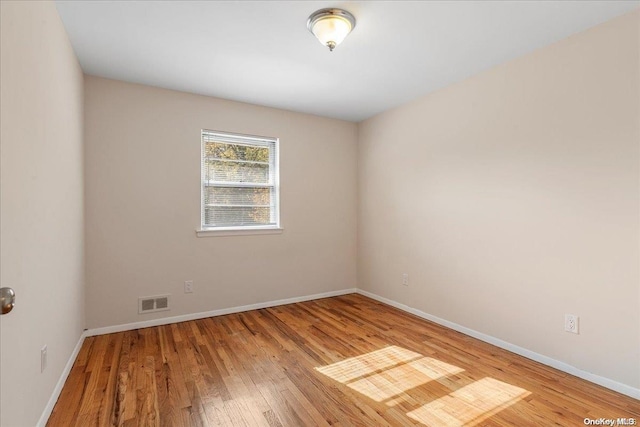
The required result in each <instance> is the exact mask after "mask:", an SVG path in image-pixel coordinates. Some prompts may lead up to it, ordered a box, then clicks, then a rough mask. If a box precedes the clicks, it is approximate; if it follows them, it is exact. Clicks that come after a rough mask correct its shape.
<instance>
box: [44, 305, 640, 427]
mask: <svg viewBox="0 0 640 427" xmlns="http://www.w3.org/2000/svg"><path fill="white" fill-rule="evenodd" d="M602 417H604V418H614V419H618V418H623V417H624V418H629V417H631V418H635V420H636V422H640V401H638V400H635V399H632V398H629V397H626V396H623V395H621V394H618V393H615V392H612V391H610V390H608V389H605V388H602V387H599V386H597V385H594V384H591V383H589V382H586V381H583V380H581V379H578V378H576V377H573V376H571V375H568V374H565V373H563V372H560V371H557V370H555V369H552V368H549V367H546V366H544V365H541V364H539V363H536V362H533V361H531V360H528V359H526V358H523V357H520V356H517V355H514V354H513V353H510V352H508V351H505V350H502V349H499V348H497V347H494V346H491V345H489V344H486V343H484V342H481V341H478V340H476V339H474V338H471V337H468V336H466V335H463V334H460V333H457V332H454V331H451V330H449V329H446V328H443V327H441V326H439V325H436V324H433V323H431V322H428V321H425V320H422V319H420V318H417V317H414V316H412V315H410V314H407V313H404V312H402V311H400V310H397V309H395V308H392V307H389V306H387V305H384V304H380V303H378V302H376V301H373V300H371V299H369V298H366V297H363V296H360V295H356V294H351V295H346V296H342V297H336V298H327V299H322V300H316V301H310V302H304V303H298V304H291V305H285V306H280V307H275V308H269V309H263V310H255V311H249V312H245V313H239V314H232V315H227V316H220V317H212V318H207V319H202V320H196V321H190V322H183V323H177V324H171V325H167V326H159V327H154V328H146V329H139V330H135V331H129V332H122V333H116V334H109V335H103V336H97V337H90V338H87V339H86V340H85V342H84V345H83V346H82V349H81V351H80V354H79V355H78V358H77V360H76V362H75V364H74V366H73V369H72V371H71V374H70V375H69V378H68V379H67V382H66V384H65V386H64V389H63V390H62V394H61V395H60V398H59V400H58V402H57V404H56V406H55V408H54V411H53V413H52V415H51V417H50V419H49V423H48V425H49V426H65V427H66V426H74V425H75V426H83V427H84V426H96V425H99V426H107V425H108V426H111V425H114V426H139V425H144V426H147V425H149V426H155V425H162V426H217V425H227V426H251V427H253V426H326V425H332V426H352V425H353V426H388V425H391V426H406V425H427V426H454V425H488V426H526V425H538V426H540V425H543V426H546V425H562V426H581V425H584V419H585V418H592V419H596V418H602Z"/></svg>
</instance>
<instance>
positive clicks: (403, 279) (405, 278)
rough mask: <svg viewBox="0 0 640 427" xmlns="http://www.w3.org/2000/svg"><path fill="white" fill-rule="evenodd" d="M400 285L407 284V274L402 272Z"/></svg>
mask: <svg viewBox="0 0 640 427" xmlns="http://www.w3.org/2000/svg"><path fill="white" fill-rule="evenodd" d="M402 285H403V286H409V275H408V274H407V273H402Z"/></svg>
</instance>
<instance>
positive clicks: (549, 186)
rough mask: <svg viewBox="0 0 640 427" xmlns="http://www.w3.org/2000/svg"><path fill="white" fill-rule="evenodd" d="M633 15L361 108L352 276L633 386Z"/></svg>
mask: <svg viewBox="0 0 640 427" xmlns="http://www.w3.org/2000/svg"><path fill="white" fill-rule="evenodd" d="M638 20H639V14H638V12H635V13H632V14H629V15H627V16H624V17H621V18H618V19H615V20H613V21H610V22H608V23H605V24H604V25H601V26H598V27H595V28H593V29H591V30H589V31H587V32H584V33H581V34H578V35H575V36H573V37H570V38H568V39H566V40H564V41H561V42H559V43H557V44H554V45H552V46H549V47H546V48H544V49H541V50H538V51H536V52H534V53H532V54H529V55H527V56H525V57H522V58H520V59H517V60H515V61H511V62H509V63H506V64H503V65H501V66H498V67H496V68H493V69H491V70H489V71H487V72H484V73H482V74H481V75H478V76H476V77H473V78H471V79H468V80H466V81H463V82H461V83H458V84H456V85H453V86H450V87H448V88H446V89H444V90H441V91H439V92H436V93H433V94H431V95H429V96H426V97H423V98H421V99H419V100H417V101H415V102H412V103H410V104H407V105H404V106H402V107H399V108H397V109H394V110H391V111H388V112H385V113H383V114H380V115H378V116H376V117H374V118H371V119H369V120H367V121H365V122H363V123H361V125H360V127H359V157H358V162H359V216H358V236H359V240H358V279H359V287H360V288H362V289H364V290H367V291H370V292H373V293H376V294H378V295H381V296H383V297H387V298H390V299H393V300H396V301H398V302H400V303H403V304H406V305H409V306H411V307H413V308H416V309H419V310H422V311H424V312H426V313H430V314H432V315H435V316H438V317H440V318H443V319H446V320H448V321H451V322H454V323H457V324H459V325H462V326H466V327H468V328H471V329H474V330H476V331H479V332H482V333H485V334H488V335H491V336H493V337H496V338H499V339H502V340H504V341H507V342H509V343H512V344H516V345H518V346H521V347H524V348H526V349H529V350H531V351H534V352H537V353H540V354H543V355H546V356H549V357H551V358H554V359H556V360H559V361H563V362H566V363H568V364H570V365H573V366H575V367H577V368H579V369H582V370H584V371H587V372H591V373H594V374H597V375H600V376H604V377H607V378H609V379H613V380H615V381H618V382H620V383H623V384H627V385H630V386H632V387H636V388H637V387H639V386H640V372H639V370H640V305H639V292H640V277H639V268H640V265H639V263H640V251H639V239H638V236H639V232H640V224H639V221H640V210H639V196H640V188H639V166H640V165H639V161H640V158H639V140H640V126H639V113H640V110H639V105H638V100H639V97H638V93H639V87H638V86H639V84H638V82H639V77H640V73H639V71H640V68H639V65H638V62H639V41H638ZM404 272H407V273H409V275H410V285H409V286H408V287H404V286H402V285H401V280H402V279H401V275H402V273H404ZM565 313H571V314H576V315H578V316H580V328H581V330H580V334H579V335H573V334H569V333H566V332H564V331H563V317H564V314H565Z"/></svg>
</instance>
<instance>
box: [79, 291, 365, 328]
mask: <svg viewBox="0 0 640 427" xmlns="http://www.w3.org/2000/svg"><path fill="white" fill-rule="evenodd" d="M356 291H357V289H356V288H351V289H342V290H339V291H331V292H323V293H320V294H314V295H305V296H301V297H293V298H285V299H280V300H275V301H267V302H259V303H256V304H249V305H241V306H238V307H231V308H221V309H218V310H211V311H203V312H200V313H191V314H183V315H180V316H172V317H163V318H161V319H154V320H144V321H142V322H133V323H125V324H122V325H115V326H106V327H103V328H95V329H89V330H87V331H86V336H88V337H91V336H94V335H104V334H112V333H115V332H123V331H131V330H134V329H140V328H149V327H152V326H161V325H168V324H171V323H178V322H186V321H188V320H197V319H204V318H207V317H215V316H223V315H225V314H233V313H241V312H243V311H249V310H259V309H261V308H268V307H276V306H278V305H285V304H294V303H296V302H303V301H311V300H315V299H321V298H329V297H337V296H340V295H347V294H353V293H356Z"/></svg>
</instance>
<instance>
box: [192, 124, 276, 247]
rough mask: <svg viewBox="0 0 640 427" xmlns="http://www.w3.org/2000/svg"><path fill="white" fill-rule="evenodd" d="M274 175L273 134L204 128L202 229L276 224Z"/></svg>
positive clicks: (262, 227) (271, 226)
mask: <svg viewBox="0 0 640 427" xmlns="http://www.w3.org/2000/svg"><path fill="white" fill-rule="evenodd" d="M278 178H279V173H278V139H277V138H266V137H259V136H247V135H236V134H229V133H221V132H214V131H209V130H203V131H202V203H201V205H202V224H201V230H200V231H201V232H206V231H224V230H227V231H228V230H245V231H246V230H255V231H258V230H278V229H280V213H279V194H278V193H279V186H278ZM198 235H201V234H200V233H199V234H198Z"/></svg>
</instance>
